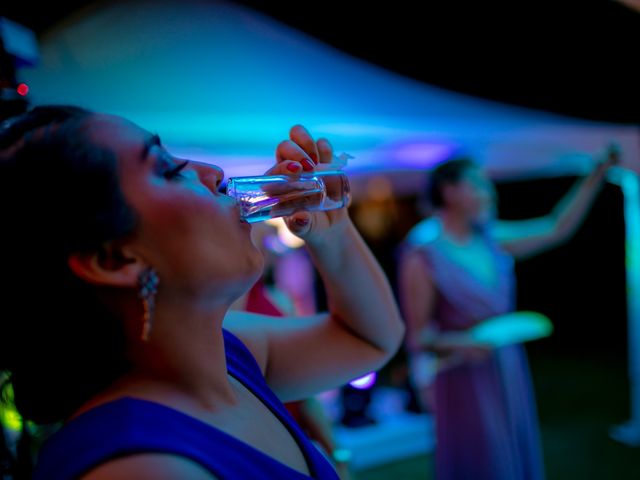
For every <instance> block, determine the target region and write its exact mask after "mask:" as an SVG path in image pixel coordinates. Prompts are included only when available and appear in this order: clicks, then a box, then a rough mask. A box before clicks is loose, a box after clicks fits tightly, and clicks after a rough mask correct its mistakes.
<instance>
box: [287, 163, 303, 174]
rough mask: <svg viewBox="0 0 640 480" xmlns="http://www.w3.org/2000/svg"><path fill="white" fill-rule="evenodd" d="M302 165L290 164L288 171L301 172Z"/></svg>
mask: <svg viewBox="0 0 640 480" xmlns="http://www.w3.org/2000/svg"><path fill="white" fill-rule="evenodd" d="M300 167H301V165H300V164H299V163H295V162H292V163H289V164H288V165H287V170H289V171H290V172H297V171H298V170H300Z"/></svg>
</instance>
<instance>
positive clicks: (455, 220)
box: [437, 210, 473, 243]
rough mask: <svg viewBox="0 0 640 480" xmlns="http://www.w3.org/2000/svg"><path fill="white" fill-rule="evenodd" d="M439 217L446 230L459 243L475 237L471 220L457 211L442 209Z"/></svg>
mask: <svg viewBox="0 0 640 480" xmlns="http://www.w3.org/2000/svg"><path fill="white" fill-rule="evenodd" d="M437 215H438V217H439V218H440V221H441V222H442V228H443V230H444V232H445V233H446V234H447V235H448V236H449V237H451V238H453V239H454V240H455V241H456V242H458V243H467V242H469V241H470V240H471V238H472V237H473V227H472V225H471V223H470V222H469V220H468V219H467V218H466V217H465V216H464V215H462V214H459V213H457V212H452V211H447V210H441V211H440V212H438V214H437Z"/></svg>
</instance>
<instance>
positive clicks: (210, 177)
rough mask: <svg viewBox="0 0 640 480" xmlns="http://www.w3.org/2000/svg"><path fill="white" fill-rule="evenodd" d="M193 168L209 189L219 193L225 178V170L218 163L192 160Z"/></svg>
mask: <svg viewBox="0 0 640 480" xmlns="http://www.w3.org/2000/svg"><path fill="white" fill-rule="evenodd" d="M190 163H191V165H192V167H193V169H194V170H195V171H196V173H197V174H198V178H199V179H200V181H201V182H202V184H203V185H205V186H206V187H207V188H208V189H209V190H211V191H212V192H214V193H218V190H219V188H220V185H221V184H222V180H223V179H224V171H223V170H222V169H221V168H220V167H218V166H217V165H211V164H209V163H204V162H196V161H193V160H192V161H191V162H190Z"/></svg>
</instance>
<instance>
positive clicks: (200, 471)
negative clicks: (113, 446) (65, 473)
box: [81, 453, 218, 480]
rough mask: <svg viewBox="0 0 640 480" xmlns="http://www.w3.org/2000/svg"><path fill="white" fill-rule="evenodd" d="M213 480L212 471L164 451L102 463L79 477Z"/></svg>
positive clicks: (91, 479) (83, 479)
mask: <svg viewBox="0 0 640 480" xmlns="http://www.w3.org/2000/svg"><path fill="white" fill-rule="evenodd" d="M114 478H117V479H119V480H134V479H135V480H143V479H152V478H153V479H154V480H182V479H185V478H188V479H190V480H215V479H217V478H218V477H216V476H215V475H214V474H213V473H211V472H209V471H208V470H206V469H205V468H204V467H202V466H200V465H198V464H197V463H195V462H193V461H191V460H189V459H188V458H184V457H179V456H177V455H168V454H157V453H154V454H139V455H128V456H126V457H121V458H116V459H114V460H111V461H110V462H107V463H103V464H102V465H99V466H98V467H96V468H94V469H93V470H91V471H90V472H88V473H86V474H85V475H83V476H82V477H81V480H112V479H114Z"/></svg>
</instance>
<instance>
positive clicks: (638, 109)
mask: <svg viewBox="0 0 640 480" xmlns="http://www.w3.org/2000/svg"><path fill="white" fill-rule="evenodd" d="M237 1H238V2H239V3H243V4H245V5H247V6H250V7H252V8H256V9H258V10H261V11H262V12H263V13H266V14H267V15H270V16H272V17H274V18H276V19H278V20H280V21H283V22H285V23H287V24H289V25H291V26H293V27H294V28H297V29H300V30H303V31H305V32H307V33H309V34H311V35H314V36H316V37H318V38H319V39H321V40H323V41H325V42H327V43H329V44H331V45H333V46H335V47H337V48H339V49H342V50H344V51H345V52H347V53H350V54H352V55H354V56H357V57H360V58H362V59H364V60H367V61H370V62H372V63H375V64H377V65H379V66H382V67H384V68H387V69H390V70H393V71H396V72H398V73H400V74H403V75H406V76H409V77H413V78H415V79H418V80H422V81H424V82H426V83H429V84H433V85H438V86H441V87H445V88H449V89H451V90H457V91H461V92H465V93H469V94H472V95H477V96H481V97H487V98H492V99H496V100H500V101H504V102H510V103H515V104H519V105H524V106H528V107H533V108H538V109H542V110H548V111H553V112H558V113H562V114H567V115H572V116H577V117H582V118H588V119H595V120H604V121H612V122H623V123H637V124H640V93H639V88H638V87H639V86H640V73H638V71H639V70H640V69H638V68H633V65H635V64H637V63H639V62H638V58H639V54H638V50H639V47H640V13H639V12H638V11H637V10H634V9H632V8H630V7H627V6H625V5H623V4H622V3H620V2H617V1H614V0H600V1H586V2H584V1H564V0H562V1H552V0H540V1H536V2H491V3H489V2H448V1H441V2H416V1H394V2H355V1H352V2H348V1H345V0H342V1H336V0H324V1H322V2H314V3H306V2H299V3H298V4H296V3H292V2H276V1H263V0H260V1H258V0H237ZM38 3H41V4H42V5H41V6H35V4H36V2H33V1H20V0H17V1H11V2H9V1H7V2H3V6H2V7H0V15H4V16H7V17H8V18H10V19H12V20H14V21H17V22H19V23H22V24H23V25H25V26H27V27H30V28H32V29H33V30H35V31H36V32H42V31H43V30H44V29H46V28H47V27H48V26H50V25H52V24H53V23H55V22H56V21H57V20H59V19H61V18H64V17H65V16H66V15H67V14H68V13H69V12H72V11H73V10H74V9H77V8H78V6H81V5H83V4H86V3H87V2H79V1H69V0H67V1H59V2H38ZM633 70H636V71H633Z"/></svg>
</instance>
